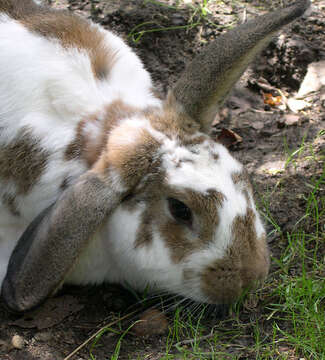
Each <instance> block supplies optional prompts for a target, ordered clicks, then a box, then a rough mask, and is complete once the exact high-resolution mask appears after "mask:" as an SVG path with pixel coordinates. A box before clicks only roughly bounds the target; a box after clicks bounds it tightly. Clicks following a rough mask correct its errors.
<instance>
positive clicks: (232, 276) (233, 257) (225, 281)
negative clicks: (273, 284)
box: [201, 249, 269, 304]
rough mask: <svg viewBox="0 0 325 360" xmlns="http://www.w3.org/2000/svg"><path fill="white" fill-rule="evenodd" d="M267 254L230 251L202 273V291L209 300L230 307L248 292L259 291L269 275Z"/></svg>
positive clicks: (263, 252) (265, 252)
mask: <svg viewBox="0 0 325 360" xmlns="http://www.w3.org/2000/svg"><path fill="white" fill-rule="evenodd" d="M268 270H269V256H268V252H267V250H266V249H265V251H264V250H263V251H261V252H258V251H255V252H254V254H251V256H249V257H245V256H244V255H243V254H240V252H239V253H233V252H229V254H228V256H226V257H224V258H223V259H221V260H217V261H215V262H213V263H211V264H210V265H208V266H207V267H206V268H205V269H204V270H203V272H202V282H201V284H202V285H201V288H202V291H203V293H204V294H205V295H206V296H207V297H208V299H209V301H210V302H212V303H216V304H225V303H226V304H227V303H232V302H234V301H236V300H237V299H238V298H239V297H240V295H241V294H242V293H243V292H244V291H246V290H249V289H252V288H256V287H257V285H259V284H260V283H261V282H262V281H263V280H264V279H265V278H266V276H267V274H268Z"/></svg>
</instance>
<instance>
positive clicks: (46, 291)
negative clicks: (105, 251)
mask: <svg viewBox="0 0 325 360" xmlns="http://www.w3.org/2000/svg"><path fill="white" fill-rule="evenodd" d="M125 194H126V193H125V189H123V186H122V185H121V184H120V183H119V181H117V177H116V173H115V174H114V173H113V172H112V174H111V176H110V175H107V174H106V175H105V180H102V179H101V178H100V177H99V176H98V175H97V174H96V173H95V172H93V171H88V172H87V173H86V174H84V175H83V176H81V177H80V178H79V179H78V181H77V182H76V183H75V184H74V185H72V186H70V187H69V188H68V189H67V190H65V192H64V193H63V194H62V195H61V196H60V197H59V199H58V200H57V201H56V203H55V204H53V205H52V206H50V207H49V208H47V209H46V210H44V211H43V212H42V213H41V214H40V215H39V216H38V217H37V218H36V219H35V220H34V221H33V222H32V223H31V224H30V225H29V227H28V228H27V230H26V231H25V232H24V234H23V235H22V237H21V238H20V239H19V242H18V244H17V246H16V248H15V250H14V252H13V254H12V256H11V258H10V262H9V265H8V270H7V275H6V278H5V280H4V282H3V286H2V296H3V299H4V301H5V303H6V305H7V306H8V307H9V308H10V309H12V310H14V311H18V312H20V311H26V310H29V309H31V308H33V307H35V306H36V305H38V304H40V303H41V302H42V301H44V300H45V298H46V297H48V296H49V295H51V294H53V293H54V292H55V291H56V290H57V289H58V288H59V287H60V285H61V284H62V283H63V281H64V279H65V277H66V275H67V273H68V272H69V271H70V270H71V269H72V268H73V265H74V264H75V262H76V261H77V259H78V257H79V255H80V253H81V251H82V250H83V249H84V248H85V247H86V246H87V244H88V243H89V242H90V241H91V238H92V235H93V234H94V233H95V231H96V229H97V228H98V226H99V225H100V224H101V222H102V221H103V220H104V218H105V217H106V216H107V215H109V213H110V212H111V211H112V210H113V209H114V208H115V207H116V206H117V205H118V204H119V203H120V201H121V199H122V198H123V196H125Z"/></svg>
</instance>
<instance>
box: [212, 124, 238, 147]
mask: <svg viewBox="0 0 325 360" xmlns="http://www.w3.org/2000/svg"><path fill="white" fill-rule="evenodd" d="M217 140H218V141H219V142H220V143H221V144H222V145H224V146H225V147H230V146H231V145H234V144H237V143H240V142H242V141H243V139H242V137H241V136H239V135H238V134H236V133H235V132H234V131H232V130H229V129H225V128H223V129H221V133H220V134H219V135H218V136H217Z"/></svg>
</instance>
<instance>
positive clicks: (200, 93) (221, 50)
mask: <svg viewBox="0 0 325 360" xmlns="http://www.w3.org/2000/svg"><path fill="white" fill-rule="evenodd" d="M308 6H309V0H299V1H296V2H295V3H294V4H293V5H291V6H289V7H287V8H284V9H279V10H276V11H274V12H271V13H269V14H266V15H263V16H259V17H257V18H255V19H253V20H251V21H249V22H247V23H245V24H243V25H240V26H237V27H236V28H234V29H233V30H231V31H228V32H227V33H226V34H224V35H221V36H219V37H218V38H217V39H216V40H215V41H214V42H213V43H211V44H210V45H208V46H207V47H206V48H205V49H204V50H203V51H202V52H201V53H200V54H199V55H198V56H197V57H195V59H194V60H193V61H192V62H191V63H190V64H189V65H188V67H187V68H186V70H185V72H184V73H183V75H182V77H181V78H180V79H179V80H178V82H177V83H176V85H175V86H174V88H173V89H172V90H171V91H170V92H169V94H168V98H167V104H168V105H169V106H172V107H175V108H176V111H178V112H180V111H181V112H185V113H186V114H187V115H189V116H190V117H192V118H193V119H194V120H196V121H197V122H198V123H200V125H201V129H202V130H203V131H205V132H209V130H210V127H211V123H212V121H213V119H214V117H215V114H216V112H217V111H218V108H220V106H221V105H222V103H223V102H224V100H225V98H226V96H227V95H228V93H229V91H230V90H231V88H232V87H233V85H234V84H235V82H236V81H237V80H238V79H239V77H240V76H241V75H242V73H243V72H244V70H245V69H246V67H247V66H248V65H249V63H250V62H251V61H252V60H253V58H254V57H255V56H256V55H257V54H258V53H259V52H260V51H261V50H262V49H263V48H264V47H265V46H266V45H267V43H268V42H269V41H270V39H271V38H272V36H273V35H274V34H275V33H276V32H277V31H278V30H279V29H280V28H281V27H282V26H284V25H286V24H288V23H289V22H290V21H292V20H294V19H295V18H297V17H299V16H301V15H302V14H303V13H304V11H305V10H306V9H307V8H308Z"/></svg>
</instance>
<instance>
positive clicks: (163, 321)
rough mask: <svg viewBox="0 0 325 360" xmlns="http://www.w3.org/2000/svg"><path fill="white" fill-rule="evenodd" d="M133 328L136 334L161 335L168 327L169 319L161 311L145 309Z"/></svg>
mask: <svg viewBox="0 0 325 360" xmlns="http://www.w3.org/2000/svg"><path fill="white" fill-rule="evenodd" d="M139 320H140V321H139V322H137V323H136V324H135V325H134V326H133V328H132V332H133V333H134V334H135V335H136V336H147V335H160V334H164V333H165V332H166V331H167V329H168V320H167V318H166V316H165V314H163V313H162V312H161V311H159V310H157V309H149V310H147V311H145V312H144V313H143V314H142V315H141V317H140V319H139Z"/></svg>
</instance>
